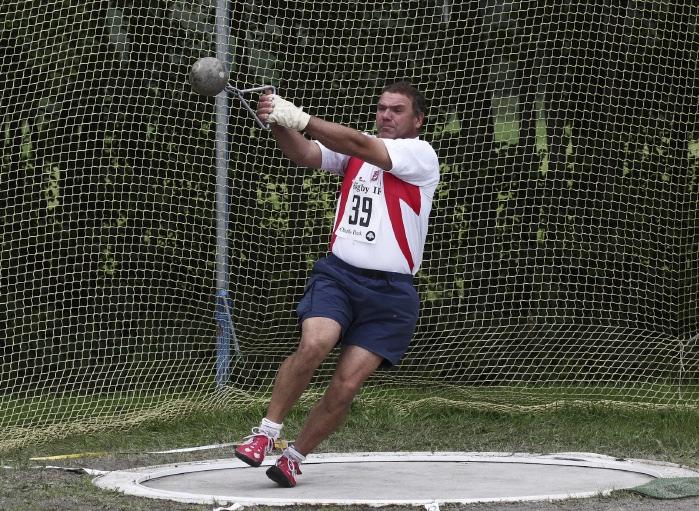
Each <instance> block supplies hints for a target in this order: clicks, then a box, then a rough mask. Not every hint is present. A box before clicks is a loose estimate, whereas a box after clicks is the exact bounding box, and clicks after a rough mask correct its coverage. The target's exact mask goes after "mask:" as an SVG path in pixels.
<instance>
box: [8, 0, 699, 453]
mask: <svg viewBox="0 0 699 511" xmlns="http://www.w3.org/2000/svg"><path fill="white" fill-rule="evenodd" d="M222 5H223V6H224V8H223V10H222V7H221V6H222ZM226 9H227V10H226ZM698 12H699V7H698V4H696V3H695V2H692V1H691V0H687V1H681V0H667V1H660V0H658V1H634V0H626V1H621V2H619V1H612V0H585V1H579V2H555V1H549V2H536V1H526V0H524V1H518V2H514V1H505V0H480V1H460V2H459V1H454V0H429V1H419V2H418V1H375V2H345V1H336V0H315V1H312V0H308V1H301V0H299V1H293V0H289V1H280V2H261V1H257V0H249V1H232V2H229V3H227V2H225V1H223V0H221V1H220V2H218V5H217V2H216V0H194V1H191V2H184V1H179V0H178V1H168V2H164V1H163V2H141V1H133V0H109V1H107V0H93V1H88V2H85V1H77V0H65V1H58V0H42V1H41V2H39V1H36V0H22V1H19V0H8V1H5V2H3V3H2V6H0V31H1V34H2V36H1V38H0V41H1V44H2V57H1V65H2V68H1V70H2V77H3V87H2V95H1V96H0V98H1V101H2V103H1V112H2V120H1V121H0V122H1V123H2V124H1V125H0V137H1V138H0V144H1V145H2V167H1V169H0V172H1V173H0V222H1V224H0V225H1V226H2V244H1V245H0V265H1V266H0V271H1V278H2V292H1V293H0V353H1V354H2V358H1V360H0V368H1V371H0V410H1V413H0V428H1V429H2V431H3V434H2V438H1V439H0V447H2V448H9V447H16V446H21V445H25V444H26V443H29V442H37V441H40V440H42V439H43V440H45V439H49V438H56V437H59V436H64V435H68V434H72V433H76V432H81V433H83V432H90V431H97V430H100V429H104V428H117V427H126V426H129V425H135V424H138V423H140V422H143V421H149V420H168V419H173V418H175V417H178V416H181V415H183V414H187V413H190V412H193V411H201V410H214V409H218V408H225V407H230V406H245V405H246V404H250V403H260V402H264V401H265V399H267V398H268V396H269V393H270V391H271V386H272V383H273V379H274V375H275V372H276V369H277V367H278V365H279V363H280V362H281V361H282V360H283V359H284V357H286V356H287V355H288V354H290V353H291V352H292V351H293V350H294V348H295V346H296V343H297V341H298V325H297V320H296V317H295V312H294V311H295V305H296V303H297V301H298V299H299V298H300V296H301V294H302V292H303V289H304V284H305V281H306V279H307V276H308V274H309V270H310V268H311V265H312V263H313V261H315V260H316V259H317V258H318V257H321V256H322V255H324V254H325V253H326V252H327V247H328V241H329V236H330V230H331V227H332V219H333V215H334V210H335V197H336V193H337V191H338V188H339V182H338V178H337V177H335V176H331V175H329V174H326V173H323V172H321V171H314V170H310V169H305V168H300V167H297V166H295V165H293V164H291V163H290V162H289V161H288V160H286V159H285V158H284V157H283V156H282V154H281V152H280V151H279V149H278V148H277V147H276V145H275V143H274V141H273V139H272V138H271V136H270V135H269V133H268V132H266V131H264V130H261V129H259V128H258V127H257V126H256V125H255V123H254V122H253V120H252V119H251V117H250V116H249V115H248V114H247V113H246V111H245V110H244V109H243V108H241V106H240V104H239V102H237V101H236V100H235V98H230V109H229V110H228V113H229V118H228V120H227V122H226V126H225V127H224V128H223V131H224V132H225V133H226V134H227V137H228V143H229V146H228V149H229V151H228V160H227V161H224V164H223V165H224V169H225V170H224V176H223V181H224V183H225V184H226V185H227V186H226V188H227V191H226V193H223V195H220V194H219V196H217V188H216V187H217V168H218V167H220V164H221V161H222V160H221V158H220V154H219V158H218V159H217V151H216V137H217V135H216V133H217V127H218V128H219V132H220V128H221V124H220V123H221V122H222V121H221V119H222V117H220V116H219V117H218V118H217V109H216V108H217V107H216V104H217V103H216V100H215V99H213V98H206V97H202V96H198V95H196V94H194V93H193V92H192V91H191V89H190V87H189V84H188V78H187V77H188V72H189V67H190V66H191V65H192V64H193V63H194V62H195V61H196V60H197V59H198V58H200V57H204V56H214V55H216V52H217V48H219V49H220V46H219V47H217V35H218V37H219V39H218V41H219V42H220V41H221V38H222V37H223V38H224V42H225V49H224V53H225V57H226V60H228V65H229V66H230V77H231V82H232V83H233V84H234V85H235V86H236V87H238V88H246V87H252V86H256V85H262V84H273V85H274V86H275V87H277V89H278V91H279V93H280V94H281V95H283V96H284V97H286V98H287V99H289V100H292V101H294V102H295V103H296V104H298V105H302V106H303V107H304V108H305V110H306V111H308V112H310V113H312V114H313V115H317V116H319V117H321V118H324V119H326V120H330V121H335V122H338V123H342V124H345V125H349V126H352V127H354V128H356V129H358V130H361V131H366V132H371V131H372V130H373V129H374V116H375V104H376V100H377V97H378V94H379V93H380V91H381V89H382V87H383V86H384V85H385V84H387V83H390V82H392V81H395V80H399V79H407V80H409V81H410V82H411V83H413V84H414V85H415V86H417V88H418V89H420V90H421V91H423V92H424V94H425V95H426V97H427V100H428V113H427V124H426V127H425V129H424V133H423V136H424V138H425V139H426V140H428V141H429V142H430V143H431V144H432V145H433V147H434V148H435V150H436V151H437V153H438V156H439V160H440V164H441V184H440V186H439V188H438V190H437V193H436V195H435V201H434V205H433V214H432V218H431V227H430V235H429V237H428V242H427V247H426V252H425V259H424V263H423V267H422V269H421V271H420V273H419V274H418V277H417V280H416V282H417V286H418V289H419V292H420V295H421V297H422V305H421V317H420V322H419V324H418V329H417V332H416V334H415V337H414V340H413V342H412V345H411V349H410V351H409V352H408V354H407V356H406V358H405V359H404V361H403V362H402V364H401V365H400V366H399V367H398V368H397V369H395V370H393V371H389V372H379V373H377V374H376V375H375V376H373V377H372V378H371V379H370V381H369V382H368V383H367V385H366V387H365V388H364V390H363V391H362V393H361V394H360V399H362V400H365V401H366V402H367V403H372V402H373V403H379V404H383V405H387V404H389V403H392V404H395V405H396V406H399V407H401V408H400V409H402V410H407V411H410V410H411V409H413V407H415V406H423V405H424V404H425V403H426V402H433V403H436V404H437V405H442V404H443V405H444V406H465V407H483V408H490V409H518V408H529V409H537V408H541V407H543V408H546V407H549V406H556V405H557V404H560V403H566V402H585V403H612V404H615V405H620V406H654V407H692V408H695V409H696V407H697V405H696V403H697V398H698V397H699V361H698V360H699V356H698V355H699V343H698V342H697V334H696V332H697V328H698V327H699V316H698V315H697V313H696V300H697V292H698V291H699V272H698V271H697V266H698V259H699V246H698V245H697V239H696V236H697V217H696V215H697V213H696V209H697V208H696V204H697V202H696V201H697V179H698V174H697V161H698V158H699V140H697V130H696V128H697V124H696V121H697V118H696V114H697V107H698V106H699V105H698V101H697V82H696V79H697V75H696V72H697V62H699V42H698V41H697V32H698ZM217 13H218V14H217ZM221 13H227V14H228V16H230V23H229V24H228V26H227V27H226V26H225V25H224V24H222V23H221V21H222V20H221ZM217 16H218V19H217ZM223 19H225V17H224V18H223ZM217 21H218V23H217ZM222 26H223V27H224V29H225V30H224V31H223V35H222ZM225 32H229V33H228V34H225ZM252 99H253V102H254V99H255V98H254V97H253V98H252ZM218 182H220V179H219V180H218ZM220 191H221V190H220V188H219V192H220ZM226 195H227V199H228V204H224V209H223V211H224V212H225V213H226V214H224V215H223V216H224V217H225V218H226V219H227V221H228V225H227V233H228V236H227V240H226V241H225V242H224V243H223V244H219V243H217V228H218V229H220V228H221V225H222V224H221V223H220V215H217V198H218V200H219V206H221V204H220V199H221V198H222V197H225V196H226ZM224 249H225V250H224ZM226 250H227V256H228V257H227V258H226V259H227V260H226V261H225V262H226V264H227V266H226V269H225V271H224V272H223V274H224V275H225V277H226V278H227V279H228V283H227V285H228V289H227V290H221V289H217V254H219V255H220V254H226ZM219 269H220V267H219ZM221 293H223V294H221ZM226 293H228V294H226ZM222 341H227V342H229V344H230V352H229V358H223V359H222V358H221V353H222V352H221V346H222ZM335 356H336V355H335V354H333V355H332V356H331V358H330V359H329V360H328V361H327V362H326V363H324V364H323V365H322V366H321V367H320V368H319V370H318V371H317V373H316V376H315V377H314V380H313V382H312V384H311V388H310V390H309V394H308V396H309V397H308V398H306V399H312V398H313V397H314V396H316V395H317V394H318V393H319V392H322V389H323V388H324V384H325V383H326V382H327V381H328V378H329V377H330V375H331V374H332V370H333V367H334V360H335V358H334V357H335ZM221 360H223V361H224V363H225V367H221ZM217 367H218V372H217ZM217 374H218V378H217ZM222 374H223V375H224V378H223V380H221V378H220V376H221V375H222Z"/></svg>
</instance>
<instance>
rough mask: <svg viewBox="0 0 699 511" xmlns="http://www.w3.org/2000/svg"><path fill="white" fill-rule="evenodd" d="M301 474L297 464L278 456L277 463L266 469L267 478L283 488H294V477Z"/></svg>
mask: <svg viewBox="0 0 699 511" xmlns="http://www.w3.org/2000/svg"><path fill="white" fill-rule="evenodd" d="M299 474H301V467H300V466H299V464H298V462H296V461H294V460H291V459H289V458H287V457H286V456H280V457H279V459H278V460H277V463H275V464H274V465H272V466H271V467H269V468H268V469H267V477H269V478H270V479H271V480H272V481H274V482H275V483H277V484H278V485H279V486H283V487H284V488H293V487H294V486H296V476H297V475H299Z"/></svg>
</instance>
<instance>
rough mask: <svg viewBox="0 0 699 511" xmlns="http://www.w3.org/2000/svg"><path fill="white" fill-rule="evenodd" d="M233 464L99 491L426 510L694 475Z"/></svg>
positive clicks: (560, 460)
mask: <svg viewBox="0 0 699 511" xmlns="http://www.w3.org/2000/svg"><path fill="white" fill-rule="evenodd" d="M275 459H276V458H268V459H267V460H265V462H264V463H263V465H262V467H260V468H252V467H248V466H247V465H245V464H244V463H243V462H241V461H239V460H237V459H227V460H214V461H198V462H193V463H178V464H171V465H160V466H153V467H142V468H135V469H131V470H123V471H115V472H109V473H107V474H104V475H101V476H99V477H97V478H95V479H94V482H95V484H96V485H97V486H99V487H102V488H106V489H111V490H117V491H121V492H124V493H127V494H130V495H137V496H142V497H150V498H156V499H167V500H173V501H178V502H187V503H196V504H217V505H223V504H225V505H228V504H234V503H237V504H241V505H267V506H275V505H299V504H306V505H332V504H338V505H370V506H384V505H428V504H432V503H437V504H443V503H462V504H466V503H474V502H498V501H502V502H505V501H533V500H559V499H567V498H580V497H590V496H593V495H601V494H607V493H609V492H611V491H613V490H620V489H627V488H632V487H634V486H639V485H641V484H644V483H647V482H648V481H650V480H652V479H654V478H659V477H696V476H698V475H699V473H698V472H695V471H693V470H689V469H686V468H683V467H681V466H679V465H672V464H667V463H660V462H654V461H649V460H622V459H617V458H612V457H609V456H603V455H599V454H590V453H558V454H549V455H532V454H511V453H458V452H444V453H422V452H408V453H354V454H351V455H350V454H316V455H311V456H309V457H308V458H307V460H306V462H305V463H304V464H303V465H302V467H301V468H302V470H303V475H300V476H299V478H298V485H297V486H296V487H295V488H280V487H279V486H277V485H276V484H275V483H274V482H272V481H270V480H269V479H268V478H267V477H266V475H265V470H266V468H265V467H267V466H269V465H271V464H272V463H273V462H274V461H275Z"/></svg>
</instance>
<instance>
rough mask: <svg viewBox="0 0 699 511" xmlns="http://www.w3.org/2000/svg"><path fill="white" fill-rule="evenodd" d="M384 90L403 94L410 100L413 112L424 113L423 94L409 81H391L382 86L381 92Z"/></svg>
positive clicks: (416, 113)
mask: <svg viewBox="0 0 699 511" xmlns="http://www.w3.org/2000/svg"><path fill="white" fill-rule="evenodd" d="M384 92H390V93H393V94H403V95H404V96H407V97H409V98H410V99H411V100H412V102H413V112H414V113H415V115H420V114H423V115H424V114H425V113H426V106H425V96H423V95H422V93H421V92H420V91H419V90H417V89H416V88H415V87H413V86H412V85H411V84H410V82H408V81H405V80H401V81H399V82H395V83H391V84H389V85H386V86H385V87H384V88H383V90H382V91H381V94H383V93H384Z"/></svg>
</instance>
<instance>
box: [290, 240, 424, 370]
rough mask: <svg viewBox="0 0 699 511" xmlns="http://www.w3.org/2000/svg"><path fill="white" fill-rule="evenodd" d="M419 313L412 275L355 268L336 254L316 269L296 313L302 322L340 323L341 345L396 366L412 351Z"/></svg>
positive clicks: (385, 365) (319, 261) (316, 265)
mask: <svg viewBox="0 0 699 511" xmlns="http://www.w3.org/2000/svg"><path fill="white" fill-rule="evenodd" d="M419 309H420V298H419V297H418V294H417V291H416V290H415V287H414V286H413V276H412V275H407V274H403V273H391V272H381V271H376V270H364V269H361V268H355V267H354V266H351V265H349V264H347V263H345V262H344V261H343V260H342V259H340V258H338V257H337V256H335V255H333V254H330V255H328V256H327V257H325V258H323V259H320V260H318V261H317V262H316V263H315V264H314V266H313V271H312V272H311V276H310V278H309V280H308V283H307V284H306V290H305V291H304V293H303V297H302V298H301V301H300V302H299V304H298V307H297V308H296V312H297V314H298V317H299V322H300V323H303V321H304V320H306V319H308V318H315V317H321V318H330V319H333V320H335V321H337V322H338V323H339V324H340V326H342V337H341V339H340V343H341V344H343V345H347V346H361V347H362V348H364V349H366V350H368V351H371V352H372V353H375V354H377V355H379V356H381V357H383V358H384V362H383V363H382V364H381V365H382V366H383V367H391V366H393V365H396V364H398V362H399V361H400V359H401V358H402V357H403V355H405V352H406V351H407V350H408V345H409V344H410V341H411V339H412V337H413V334H414V333H415V325H416V324H417V319H418V312H419Z"/></svg>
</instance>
